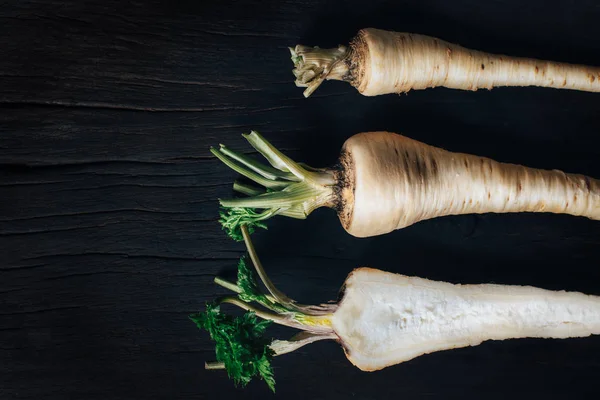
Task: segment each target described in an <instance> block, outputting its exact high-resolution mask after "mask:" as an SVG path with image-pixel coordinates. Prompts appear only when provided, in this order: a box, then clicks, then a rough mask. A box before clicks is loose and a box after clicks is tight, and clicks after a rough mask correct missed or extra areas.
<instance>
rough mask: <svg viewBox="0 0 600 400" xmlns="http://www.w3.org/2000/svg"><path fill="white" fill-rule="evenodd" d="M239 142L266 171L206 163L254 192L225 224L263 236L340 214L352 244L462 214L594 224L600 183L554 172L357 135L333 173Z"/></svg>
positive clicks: (386, 136) (236, 157) (237, 158)
mask: <svg viewBox="0 0 600 400" xmlns="http://www.w3.org/2000/svg"><path fill="white" fill-rule="evenodd" d="M244 137H245V138H246V139H247V140H248V141H249V142H250V144H251V145H252V146H253V147H254V148H256V150H258V151H259V152H260V153H261V154H262V155H263V156H264V157H265V158H266V159H267V161H268V162H269V163H270V165H264V164H262V163H260V162H258V161H256V160H253V159H251V158H249V157H246V156H244V155H242V154H239V153H236V152H234V151H233V150H231V149H228V148H227V147H225V146H223V145H221V148H220V149H218V150H217V149H211V151H212V153H213V154H214V155H215V156H217V157H218V158H219V159H220V160H221V161H223V162H224V163H225V164H227V165H228V166H229V167H231V168H232V169H234V170H235V171H237V172H238V173H240V174H242V175H243V176H245V177H246V178H248V179H250V180H252V181H254V182H256V183H257V184H258V185H260V186H262V188H261V187H258V186H255V185H249V184H243V183H239V182H238V183H236V184H234V189H235V190H236V191H238V192H240V193H242V194H245V195H247V196H249V197H243V198H237V199H230V200H220V203H221V205H222V206H223V207H224V208H225V209H226V211H225V212H224V213H222V215H221V223H222V225H223V227H224V228H225V229H226V230H227V231H228V233H229V234H230V236H231V237H233V238H234V239H236V240H241V234H240V232H239V228H240V226H241V225H244V224H247V225H248V227H249V229H250V230H252V229H254V227H263V228H264V227H265V225H264V223H265V221H266V220H267V219H269V218H271V217H273V216H275V215H283V216H287V217H291V218H300V219H303V218H306V217H307V216H308V215H309V214H310V213H311V212H312V211H313V210H315V209H317V208H319V207H329V208H333V209H335V210H336V211H337V213H338V216H339V218H340V221H341V223H342V225H343V227H344V229H346V231H347V232H349V233H350V234H352V235H354V236H356V237H368V236H375V235H381V234H385V233H388V232H391V231H393V230H396V229H400V228H404V227H407V226H409V225H412V224H414V223H416V222H419V221H422V220H426V219H430V218H435V217H441V216H445V215H458V214H474V213H476V214H482V213H515V212H549V213H557V214H571V215H576V216H584V217H587V218H590V219H595V220H598V219H600V181H598V180H595V179H592V178H589V177H587V176H583V175H575V174H566V173H564V172H561V171H557V170H552V171H550V170H540V169H533V168H527V167H524V166H520V165H514V164H505V163H500V162H496V161H493V160H491V159H489V158H484V157H478V156H473V155H468V154H462V153H452V152H449V151H446V150H442V149H439V148H436V147H432V146H429V145H427V144H424V143H421V142H418V141H415V140H412V139H409V138H407V137H405V136H401V135H397V134H394V133H389V132H366V133H359V134H356V135H354V136H352V137H351V138H349V139H348V140H347V141H346V142H345V143H344V145H343V147H342V151H341V156H340V159H339V165H338V166H337V167H335V168H330V169H315V168H312V167H309V166H306V165H303V164H299V163H296V162H294V161H292V160H291V159H290V158H288V157H287V156H285V155H284V154H282V153H281V152H280V151H278V150H277V149H276V148H275V147H273V146H272V145H271V144H270V143H269V142H267V141H266V140H265V139H264V138H263V137H262V136H260V135H259V134H258V133H256V132H252V133H250V134H249V135H244Z"/></svg>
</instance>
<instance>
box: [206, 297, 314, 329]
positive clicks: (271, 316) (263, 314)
mask: <svg viewBox="0 0 600 400" xmlns="http://www.w3.org/2000/svg"><path fill="white" fill-rule="evenodd" d="M216 303H217V304H222V303H229V304H233V305H235V306H238V307H240V308H242V309H244V310H246V311H252V312H253V313H255V314H256V315H257V316H258V317H260V318H262V319H266V320H268V321H272V322H275V323H276V324H279V325H284V326H289V327H291V328H296V329H301V330H305V331H311V330H313V328H312V327H310V326H307V325H303V324H301V323H300V322H297V321H296V320H295V319H294V318H293V317H294V315H293V314H291V313H290V314H288V315H282V314H276V313H273V312H269V311H264V310H261V309H259V308H258V307H255V306H253V305H252V304H249V303H246V302H245V301H242V300H240V299H238V298H237V297H231V296H225V297H221V298H220V299H217V300H216Z"/></svg>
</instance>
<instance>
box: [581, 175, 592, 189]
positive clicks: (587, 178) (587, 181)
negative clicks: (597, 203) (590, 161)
mask: <svg viewBox="0 0 600 400" xmlns="http://www.w3.org/2000/svg"><path fill="white" fill-rule="evenodd" d="M583 180H584V182H585V188H586V190H587V191H588V192H591V191H592V182H591V181H590V178H589V177H587V176H584V177H583Z"/></svg>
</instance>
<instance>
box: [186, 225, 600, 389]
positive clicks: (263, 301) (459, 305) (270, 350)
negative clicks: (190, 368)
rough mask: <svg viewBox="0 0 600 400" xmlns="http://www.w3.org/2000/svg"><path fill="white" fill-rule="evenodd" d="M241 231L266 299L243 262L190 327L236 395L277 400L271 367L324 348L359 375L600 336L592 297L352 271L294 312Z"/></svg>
mask: <svg viewBox="0 0 600 400" xmlns="http://www.w3.org/2000/svg"><path fill="white" fill-rule="evenodd" d="M240 230H241V234H242V236H243V238H244V240H245V243H246V246H247V248H248V253H249V255H250V258H251V260H252V263H253V264H254V266H255V268H256V271H257V272H258V275H259V276H260V277H261V280H262V282H263V283H264V286H265V288H266V289H267V290H266V292H263V291H262V290H261V289H260V288H259V285H258V282H257V280H256V277H255V275H254V273H253V272H252V271H251V270H250V269H249V268H247V266H246V263H245V262H244V261H242V262H240V264H239V266H238V267H239V268H238V280H237V283H232V282H228V281H225V280H223V279H220V278H216V279H215V282H216V283H218V284H220V285H222V286H224V287H226V288H228V289H230V290H232V291H233V292H234V293H235V295H234V296H229V297H222V298H220V299H217V300H216V301H215V302H214V303H213V304H208V305H207V308H206V311H205V312H204V313H198V314H193V315H191V316H190V318H191V319H192V320H193V321H194V322H195V323H196V324H197V325H198V327H200V328H201V329H203V330H206V331H208V332H209V334H210V336H211V338H212V339H213V340H214V341H215V348H216V351H215V353H216V358H217V361H216V362H211V363H207V364H206V368H207V369H226V370H227V373H228V374H229V376H230V378H232V379H233V380H234V382H235V383H237V384H241V385H242V386H245V385H246V384H248V382H250V381H251V380H252V378H253V377H260V378H262V379H263V380H264V381H265V382H266V383H267V385H268V386H269V387H270V388H271V390H273V391H274V390H275V379H274V374H273V369H272V367H271V362H272V361H273V357H276V356H280V355H282V354H286V353H289V352H291V351H294V350H296V349H298V348H300V347H302V346H305V345H307V344H309V343H313V342H315V341H318V340H324V339H330V340H335V341H336V342H338V343H339V344H340V345H341V346H342V348H343V349H344V352H345V354H346V357H347V358H348V360H349V361H350V362H351V363H352V364H354V365H355V366H356V367H358V368H359V369H361V370H363V371H376V370H380V369H383V368H386V367H390V366H392V365H396V364H399V363H402V362H406V361H409V360H411V359H413V358H415V357H418V356H421V355H425V354H429V353H434V352H438V351H443V350H450V349H455V348H461V347H467V346H477V345H479V344H480V343H482V342H484V341H487V340H505V339H516V338H555V339H566V338H575V337H585V336H589V335H595V334H600V297H598V296H590V295H585V294H582V293H577V292H565V291H550V290H545V289H540V288H535V287H531V286H508V285H496V284H474V285H460V284H452V283H447V282H440V281H432V280H428V279H423V278H418V277H410V276H405V275H400V274H393V273H389V272H384V271H381V270H377V269H372V268H357V269H355V270H354V271H352V272H351V273H350V274H349V276H348V277H347V278H346V280H345V281H344V283H343V285H342V289H341V297H340V298H341V300H340V301H339V302H338V303H336V304H322V305H319V306H306V305H300V304H297V303H296V302H295V301H293V300H291V299H289V298H288V297H287V296H285V295H284V294H283V293H281V292H280V291H278V290H277V289H276V288H275V287H274V286H273V284H272V282H271V281H270V280H269V279H268V277H267V276H266V273H265V271H264V269H263V267H262V265H261V264H260V261H259V260H258V257H257V255H256V252H255V250H254V248H253V246H252V242H251V241H250V235H249V232H248V229H247V227H246V226H242V227H241V228H240ZM251 302H254V303H257V305H254V304H251ZM224 303H231V304H234V305H237V306H239V307H241V308H243V309H245V310H247V311H248V312H247V313H246V314H244V315H243V316H241V317H236V318H234V317H231V316H228V315H226V314H223V313H222V305H223V304H224ZM270 323H276V324H281V325H285V326H290V327H294V328H297V329H299V330H301V331H302V332H301V333H299V334H298V335H296V336H295V337H293V338H292V339H291V340H272V339H268V338H266V337H265V333H266V329H267V328H268V326H269V324H270ZM318 376H319V372H318V371H316V372H315V378H317V377H318Z"/></svg>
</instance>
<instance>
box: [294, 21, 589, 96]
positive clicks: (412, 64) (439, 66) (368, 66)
mask: <svg viewBox="0 0 600 400" xmlns="http://www.w3.org/2000/svg"><path fill="white" fill-rule="evenodd" d="M290 51H291V53H292V60H293V61H294V65H295V68H294V70H293V73H294V76H295V77H296V86H299V87H306V90H305V91H304V96H305V97H308V96H310V94H311V93H312V92H314V91H315V90H316V89H317V87H318V86H319V85H320V84H321V83H322V82H323V81H324V80H325V79H328V80H329V79H332V80H340V81H345V82H349V83H350V84H351V85H352V86H354V87H355V88H356V89H357V90H358V91H359V92H360V93H361V94H363V95H365V96H377V95H382V94H388V93H405V92H408V91H409V90H411V89H413V90H418V89H426V88H433V87H438V86H443V87H447V88H452V89H462V90H477V89H492V88H493V87H499V86H541V87H549V88H555V89H571V90H581V91H587V92H600V67H589V66H584V65H573V64H567V63H560V62H552V61H544V60H535V59H531V58H517V57H510V56H506V55H498V54H490V53H484V52H482V51H476V50H471V49H466V48H464V47H462V46H459V45H456V44H453V43H449V42H446V41H443V40H440V39H437V38H434V37H429V36H424V35H418V34H413V33H404V32H390V31H384V30H380V29H373V28H367V29H361V30H360V31H359V32H358V34H357V35H356V37H355V38H354V39H353V40H352V41H351V42H350V45H349V46H339V47H338V48H335V49H320V48H319V47H309V46H303V45H297V46H296V47H295V48H293V49H292V48H290Z"/></svg>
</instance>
